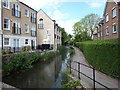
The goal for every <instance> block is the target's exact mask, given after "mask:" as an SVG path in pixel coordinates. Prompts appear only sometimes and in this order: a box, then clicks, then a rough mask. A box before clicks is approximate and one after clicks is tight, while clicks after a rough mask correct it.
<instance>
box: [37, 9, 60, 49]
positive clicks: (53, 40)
mask: <svg viewBox="0 0 120 90" xmlns="http://www.w3.org/2000/svg"><path fill="white" fill-rule="evenodd" d="M37 28H38V30H37V41H38V46H40V45H43V44H49V45H50V48H51V49H54V50H56V49H57V47H58V46H59V45H61V30H60V28H59V26H58V24H56V21H55V20H52V19H51V18H50V17H49V16H48V15H47V14H46V13H45V12H44V11H43V10H42V9H40V10H39V11H38V13H37Z"/></svg>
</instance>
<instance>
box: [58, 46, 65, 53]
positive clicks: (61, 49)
mask: <svg viewBox="0 0 120 90" xmlns="http://www.w3.org/2000/svg"><path fill="white" fill-rule="evenodd" d="M57 50H58V51H59V52H60V53H61V52H63V51H65V50H66V47H65V46H59V47H58V48H57Z"/></svg>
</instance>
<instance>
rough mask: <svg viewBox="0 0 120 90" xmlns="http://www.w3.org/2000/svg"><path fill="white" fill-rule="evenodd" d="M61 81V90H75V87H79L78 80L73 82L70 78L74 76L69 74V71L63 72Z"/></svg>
mask: <svg viewBox="0 0 120 90" xmlns="http://www.w3.org/2000/svg"><path fill="white" fill-rule="evenodd" d="M61 74H62V80H61V83H62V85H61V88H67V89H76V88H77V87H81V88H82V86H81V84H80V80H77V81H74V80H73V79H72V77H74V75H73V74H72V75H71V74H70V73H69V70H64V71H63V72H62V73H61ZM79 89H80V88H79Z"/></svg>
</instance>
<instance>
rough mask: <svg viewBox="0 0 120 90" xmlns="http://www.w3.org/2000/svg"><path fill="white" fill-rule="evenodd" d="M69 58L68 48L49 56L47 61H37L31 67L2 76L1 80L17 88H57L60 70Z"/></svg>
mask: <svg viewBox="0 0 120 90" xmlns="http://www.w3.org/2000/svg"><path fill="white" fill-rule="evenodd" d="M69 59H70V53H69V48H67V50H65V49H64V50H62V53H61V54H58V55H56V56H55V57H51V58H49V60H48V62H43V63H41V62H38V63H35V64H34V65H33V67H32V68H30V69H27V70H25V71H22V72H21V73H14V74H12V75H10V76H7V77H5V78H3V82H5V83H7V84H10V85H12V86H15V87H17V88H59V84H61V73H60V72H61V71H62V70H63V69H64V67H65V66H66V64H65V63H67V61H68V60H69Z"/></svg>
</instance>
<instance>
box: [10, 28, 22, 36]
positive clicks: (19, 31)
mask: <svg viewBox="0 0 120 90" xmlns="http://www.w3.org/2000/svg"><path fill="white" fill-rule="evenodd" d="M12 34H16V35H20V34H21V28H18V27H12Z"/></svg>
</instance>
